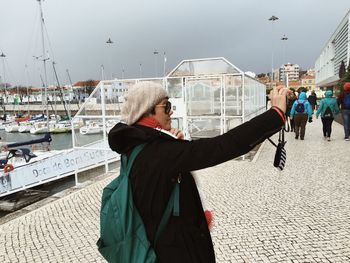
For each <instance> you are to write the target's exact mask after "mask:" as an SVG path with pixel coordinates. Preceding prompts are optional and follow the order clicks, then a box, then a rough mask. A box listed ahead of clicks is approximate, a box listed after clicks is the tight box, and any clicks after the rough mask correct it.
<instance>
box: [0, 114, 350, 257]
mask: <svg viewBox="0 0 350 263" xmlns="http://www.w3.org/2000/svg"><path fill="white" fill-rule="evenodd" d="M332 137H333V138H332V141H331V142H328V141H324V140H323V137H322V134H321V121H320V120H317V121H314V122H313V123H311V124H308V125H307V128H306V136H305V140H304V141H300V140H295V139H294V136H293V134H287V141H288V142H287V145H286V150H287V156H288V157H287V164H286V169H285V170H284V171H283V172H278V171H277V170H276V169H275V168H274V167H273V166H272V162H273V158H274V152H275V148H274V147H273V146H272V145H271V144H270V143H269V142H265V143H264V145H263V147H262V148H261V151H260V152H259V154H258V158H256V161H253V162H247V161H230V162H227V163H224V164H222V165H219V166H216V167H213V168H210V169H206V170H202V171H198V172H196V178H197V182H198V185H199V187H200V189H201V194H202V198H203V200H204V203H205V206H206V207H207V208H210V209H212V210H213V212H214V220H215V222H214V229H213V231H212V236H213V241H214V246H215V251H216V257H217V262H350V172H349V171H350V142H345V141H344V140H343V129H342V126H341V125H339V124H337V123H334V125H333V136H332ZM274 140H277V138H276V136H275V137H274ZM115 174H116V172H113V173H111V174H110V176H108V177H107V178H105V179H103V180H100V181H97V182H96V183H94V184H92V185H89V186H87V187H85V188H84V189H82V190H80V191H77V192H74V193H72V194H69V195H67V196H65V197H63V198H61V199H58V200H56V201H54V202H51V203H49V204H47V205H45V206H43V207H40V208H38V209H36V210H34V211H32V212H30V213H28V214H25V215H23V216H21V217H18V218H16V219H13V220H11V221H10V222H7V223H4V224H2V225H0V262H104V260H103V258H101V256H100V255H99V253H98V251H97V249H96V245H95V243H96V240H97V239H98V234H99V206H100V196H101V192H102V188H103V187H104V186H105V185H106V184H107V183H108V182H109V181H110V180H111V179H112V177H114V176H115Z"/></svg>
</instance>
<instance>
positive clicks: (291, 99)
mask: <svg viewBox="0 0 350 263" xmlns="http://www.w3.org/2000/svg"><path fill="white" fill-rule="evenodd" d="M296 100H297V96H296V95H295V93H294V91H292V92H290V93H289V94H288V96H287V111H286V116H287V118H288V120H289V122H290V131H291V132H294V130H295V127H294V119H293V117H292V118H291V116H290V111H291V110H292V107H293V104H294V102H295V101H296Z"/></svg>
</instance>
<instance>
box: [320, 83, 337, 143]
mask: <svg viewBox="0 0 350 263" xmlns="http://www.w3.org/2000/svg"><path fill="white" fill-rule="evenodd" d="M324 95H325V98H324V99H322V100H321V102H320V106H319V107H318V109H317V112H316V118H318V116H319V115H320V114H321V120H322V129H323V137H324V139H327V140H328V141H330V140H331V133H332V123H333V120H334V116H335V115H336V114H338V113H339V107H338V103H337V100H336V99H335V98H333V91H331V90H327V91H326V92H325V94H324Z"/></svg>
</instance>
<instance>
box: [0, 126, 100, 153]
mask: <svg viewBox="0 0 350 263" xmlns="http://www.w3.org/2000/svg"><path fill="white" fill-rule="evenodd" d="M0 137H1V142H3V143H10V142H24V141H29V140H36V139H40V138H43V137H44V134H39V135H33V134H30V133H18V132H17V133H7V132H6V131H4V130H2V131H0ZM51 137H52V142H51V143H50V149H52V150H64V149H70V148H72V147H73V142H72V134H71V133H59V134H51ZM102 137H103V135H102V134H89V135H81V134H80V133H79V131H77V132H76V133H75V140H76V145H78V146H82V145H85V144H88V143H91V142H94V141H97V140H101V139H102ZM25 147H27V146H25Z"/></svg>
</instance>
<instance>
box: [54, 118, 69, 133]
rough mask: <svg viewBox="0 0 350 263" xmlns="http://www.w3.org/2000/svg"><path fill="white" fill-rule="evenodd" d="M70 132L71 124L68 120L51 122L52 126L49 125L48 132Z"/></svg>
mask: <svg viewBox="0 0 350 263" xmlns="http://www.w3.org/2000/svg"><path fill="white" fill-rule="evenodd" d="M67 132H72V124H71V122H70V121H60V122H58V123H55V124H53V126H52V127H50V133H54V134H57V133H67Z"/></svg>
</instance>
